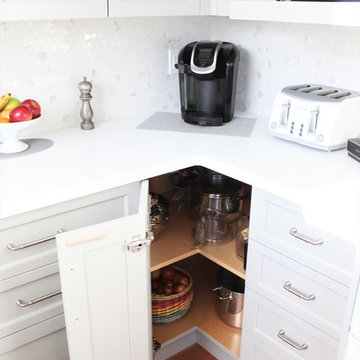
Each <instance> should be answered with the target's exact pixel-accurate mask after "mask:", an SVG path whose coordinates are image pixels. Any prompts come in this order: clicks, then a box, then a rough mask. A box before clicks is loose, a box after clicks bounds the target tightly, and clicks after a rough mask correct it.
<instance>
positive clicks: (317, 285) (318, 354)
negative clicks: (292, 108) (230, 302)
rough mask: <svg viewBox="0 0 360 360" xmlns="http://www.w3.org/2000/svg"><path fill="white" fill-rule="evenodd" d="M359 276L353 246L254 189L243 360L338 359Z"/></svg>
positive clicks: (296, 209) (296, 208) (286, 203)
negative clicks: (268, 355) (265, 356)
mask: <svg viewBox="0 0 360 360" xmlns="http://www.w3.org/2000/svg"><path fill="white" fill-rule="evenodd" d="M358 276H359V269H356V258H355V244H352V243H348V242H345V241H343V240H341V239H339V238H336V237H334V236H332V235H331V234H329V233H327V232H325V231H323V230H320V229H317V228H316V227H314V226H313V225H310V224H308V223H307V222H306V220H305V219H304V218H303V216H302V213H301V207H300V206H298V205H296V204H293V203H291V202H289V201H286V200H284V199H281V198H279V197H277V196H274V195H272V194H269V193H266V192H264V191H260V190H258V189H253V193H252V203H251V217H250V241H249V249H248V263H247V277H246V290H245V307H244V323H243V338H242V359H253V358H254V359H257V355H256V354H258V352H261V351H263V350H262V349H264V348H265V349H266V348H268V349H269V351H271V352H274V354H280V355H281V356H282V357H283V358H284V359H288V360H293V359H294V360H295V359H307V360H317V359H320V358H324V359H325V358H326V359H334V360H336V359H340V358H341V356H342V351H343V346H344V339H345V338H346V336H347V330H348V328H349V323H350V311H351V308H352V306H353V303H354V293H355V288H356V279H357V277H358ZM259 344H260V345H259ZM259 358H260V359H261V357H259Z"/></svg>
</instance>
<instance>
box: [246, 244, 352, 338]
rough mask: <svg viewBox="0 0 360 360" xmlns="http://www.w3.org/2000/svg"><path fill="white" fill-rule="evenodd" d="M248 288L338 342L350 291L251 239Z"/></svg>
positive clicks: (247, 277)
mask: <svg viewBox="0 0 360 360" xmlns="http://www.w3.org/2000/svg"><path fill="white" fill-rule="evenodd" d="M249 253H250V254H251V256H250V257H249V261H248V268H247V276H246V282H247V286H249V287H251V288H252V289H253V290H256V291H257V292H259V293H260V294H262V295H263V296H266V297H267V298H269V299H271V300H272V301H274V302H275V303H276V304H278V305H280V306H283V307H285V308H286V309H287V310H288V311H291V312H292V313H294V314H296V315H297V316H300V317H301V318H303V319H306V321H307V322H309V323H311V324H312V325H314V326H315V327H317V328H319V329H321V330H323V331H324V332H326V333H327V334H329V335H331V336H333V337H334V338H337V339H339V338H340V337H341V333H342V328H343V326H344V323H345V317H346V315H347V313H346V309H347V298H348V296H349V288H348V287H346V286H344V285H342V284H340V283H338V282H337V281H334V280H332V279H330V278H328V277H326V276H324V275H322V274H320V273H317V272H315V271H313V270H311V269H309V268H307V267H305V266H303V265H301V264H299V263H297V262H296V261H293V260H291V259H289V258H287V257H284V256H282V255H280V254H279V253H277V252H275V251H273V250H271V249H269V248H267V247H265V246H262V245H260V244H258V243H256V242H255V241H253V240H251V241H250V244H249Z"/></svg>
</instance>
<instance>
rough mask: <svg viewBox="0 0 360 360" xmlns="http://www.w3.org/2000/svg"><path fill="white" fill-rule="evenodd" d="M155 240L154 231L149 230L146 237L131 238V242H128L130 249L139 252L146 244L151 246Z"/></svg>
mask: <svg viewBox="0 0 360 360" xmlns="http://www.w3.org/2000/svg"><path fill="white" fill-rule="evenodd" d="M153 240H154V234H153V232H152V231H147V232H146V236H145V238H141V239H138V240H131V242H129V243H128V244H127V248H128V250H129V251H132V252H138V251H139V250H141V249H142V248H144V247H145V246H149V245H150V244H151V242H152V241H153Z"/></svg>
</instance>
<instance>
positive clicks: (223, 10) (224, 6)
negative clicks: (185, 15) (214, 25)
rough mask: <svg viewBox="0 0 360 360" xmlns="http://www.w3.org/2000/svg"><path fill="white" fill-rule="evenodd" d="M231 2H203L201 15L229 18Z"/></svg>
mask: <svg viewBox="0 0 360 360" xmlns="http://www.w3.org/2000/svg"><path fill="white" fill-rule="evenodd" d="M229 8H230V0H201V15H214V16H229Z"/></svg>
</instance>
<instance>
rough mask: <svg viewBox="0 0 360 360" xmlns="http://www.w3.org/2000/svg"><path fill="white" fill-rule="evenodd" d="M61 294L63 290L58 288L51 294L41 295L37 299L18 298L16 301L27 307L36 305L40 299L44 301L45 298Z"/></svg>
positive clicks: (19, 304)
mask: <svg viewBox="0 0 360 360" xmlns="http://www.w3.org/2000/svg"><path fill="white" fill-rule="evenodd" d="M60 294H61V290H56V291H54V292H52V293H50V294H46V295H43V296H39V297H38V298H36V299H32V300H21V299H19V300H17V301H16V304H17V305H18V306H20V307H27V306H30V305H34V304H36V303H38V302H40V301H44V300H47V299H50V298H52V297H54V296H57V295H60Z"/></svg>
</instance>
